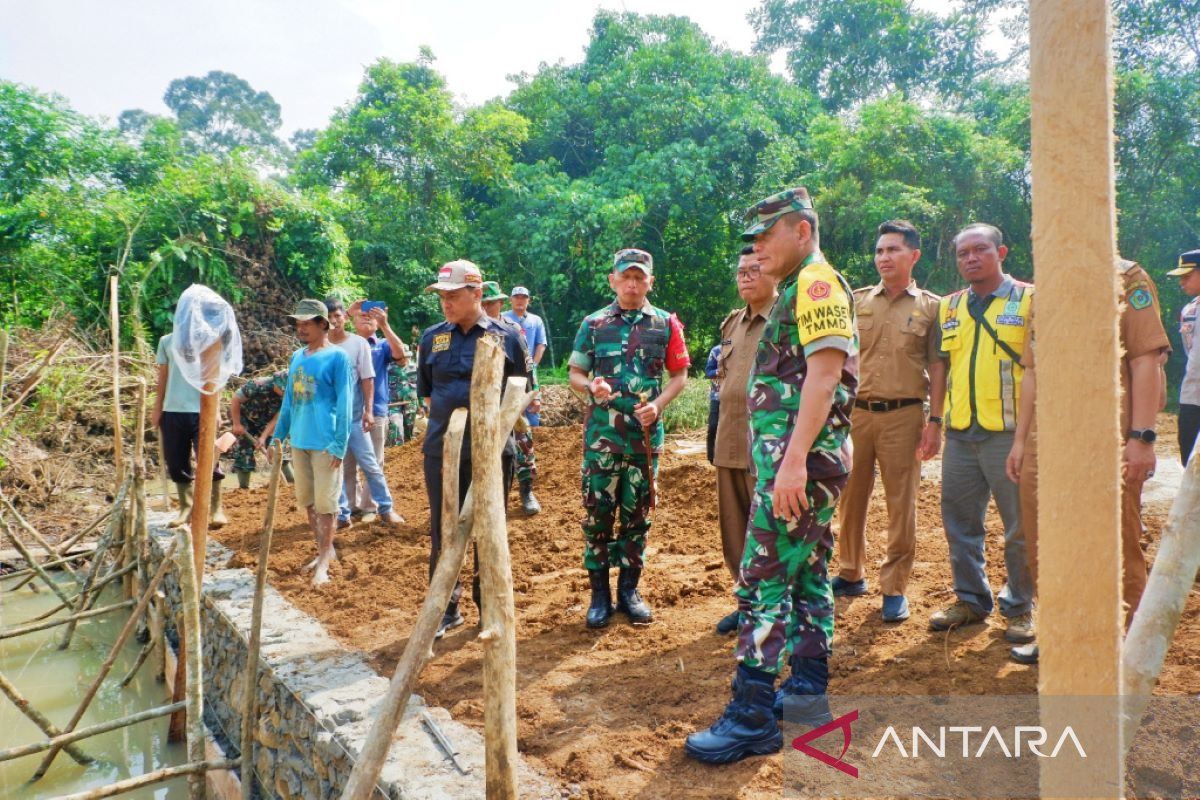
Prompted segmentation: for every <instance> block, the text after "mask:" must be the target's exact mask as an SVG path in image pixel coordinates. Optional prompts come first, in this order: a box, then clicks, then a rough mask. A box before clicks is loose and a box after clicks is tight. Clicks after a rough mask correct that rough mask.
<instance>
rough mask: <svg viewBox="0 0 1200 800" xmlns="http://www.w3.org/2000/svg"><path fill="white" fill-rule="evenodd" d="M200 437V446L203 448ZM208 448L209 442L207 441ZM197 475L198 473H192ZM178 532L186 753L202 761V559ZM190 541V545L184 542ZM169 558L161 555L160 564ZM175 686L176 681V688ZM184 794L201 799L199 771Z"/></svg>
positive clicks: (183, 532)
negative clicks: (185, 700) (196, 555)
mask: <svg viewBox="0 0 1200 800" xmlns="http://www.w3.org/2000/svg"><path fill="white" fill-rule="evenodd" d="M203 441H204V440H203V439H202V440H201V446H202V447H203ZM209 450H210V451H211V450H212V444H211V443H210V444H209ZM196 477H197V478H198V477H199V475H197V476H196ZM176 530H177V531H178V533H179V541H180V542H181V546H180V547H179V598H180V605H181V606H182V611H181V616H182V617H183V635H182V636H181V637H180V640H179V649H180V655H181V656H182V658H181V659H180V660H181V661H183V662H184V676H185V679H186V684H185V685H184V693H185V695H186V699H187V753H188V761H192V762H200V761H203V760H204V677H203V665H204V660H203V658H204V657H203V648H202V646H201V645H202V643H203V640H202V639H201V638H200V635H201V634H200V570H201V569H203V567H204V562H203V561H201V562H199V563H198V564H197V562H196V561H195V560H194V559H195V553H196V549H195V545H194V544H193V543H191V542H189V541H188V540H189V539H190V538H191V532H190V531H189V530H188V526H186V525H181V526H179V528H177V529H176ZM189 544H192V546H191V547H189V546H188V545H189ZM169 561H170V558H169V557H164V558H163V564H164V565H166V564H167V563H168V562H169ZM178 688H179V686H178V684H176V690H178ZM188 796H189V797H190V798H191V800H204V776H203V775H201V774H191V775H188Z"/></svg>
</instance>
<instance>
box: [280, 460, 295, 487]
mask: <svg viewBox="0 0 1200 800" xmlns="http://www.w3.org/2000/svg"><path fill="white" fill-rule="evenodd" d="M279 471H280V472H282V473H283V479H284V480H285V481H287V482H288V483H295V482H296V473H294V472H292V462H290V461H285V462H283V466H282V467H280V468H279Z"/></svg>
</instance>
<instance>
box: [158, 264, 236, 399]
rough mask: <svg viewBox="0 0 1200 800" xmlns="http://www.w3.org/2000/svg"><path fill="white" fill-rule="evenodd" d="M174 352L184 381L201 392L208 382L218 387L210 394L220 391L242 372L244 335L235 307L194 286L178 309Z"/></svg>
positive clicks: (185, 295) (202, 288) (189, 288)
mask: <svg viewBox="0 0 1200 800" xmlns="http://www.w3.org/2000/svg"><path fill="white" fill-rule="evenodd" d="M217 344H219V345H220V348H219V353H218V349H217V348H215V347H214V345H217ZM171 351H172V353H173V354H174V356H175V363H176V364H177V365H178V367H179V372H180V373H181V374H182V375H183V377H184V380H186V381H187V382H188V383H189V384H191V385H192V386H193V387H195V388H196V389H197V390H198V391H200V392H201V393H204V387H205V385H206V384H208V383H209V382H212V383H213V384H215V385H214V387H213V390H212V392H210V393H216V392H218V391H220V390H221V388H222V387H224V386H225V383H226V382H227V381H228V380H229V376H231V375H237V374H238V373H240V372H241V371H242V334H241V332H240V331H238V325H237V317H236V316H235V315H234V313H233V306H231V305H229V303H228V302H226V301H225V298H223V297H221V296H220V295H219V294H217V293H216V292H214V291H213V290H212V289H210V288H208V287H207V286H201V285H200V284H198V283H193V284H192V285H191V286H189V287H188V288H187V291H185V292H184V293H183V294H182V295H180V297H179V302H178V303H177V304H176V306H175V327H174V330H173V335H172V336H171Z"/></svg>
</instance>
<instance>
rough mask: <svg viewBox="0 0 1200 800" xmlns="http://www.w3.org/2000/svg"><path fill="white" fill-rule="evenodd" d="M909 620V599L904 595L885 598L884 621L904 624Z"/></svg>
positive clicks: (891, 595) (892, 595)
mask: <svg viewBox="0 0 1200 800" xmlns="http://www.w3.org/2000/svg"><path fill="white" fill-rule="evenodd" d="M906 619H908V598H907V597H905V596H904V595H902V594H885V595H884V596H883V621H884V622H903V621H904V620H906Z"/></svg>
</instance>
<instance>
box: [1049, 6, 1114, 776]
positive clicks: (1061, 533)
mask: <svg viewBox="0 0 1200 800" xmlns="http://www.w3.org/2000/svg"><path fill="white" fill-rule="evenodd" d="M1029 15H1030V20H1029V21H1030V25H1029V34H1030V78H1029V81H1030V101H1031V135H1032V140H1031V141H1032V159H1031V166H1032V186H1033V263H1034V277H1035V283H1036V285H1037V301H1036V302H1037V305H1038V308H1039V309H1042V310H1043V312H1044V311H1046V310H1048V313H1042V312H1039V316H1038V323H1037V325H1038V329H1037V337H1038V340H1037V345H1038V351H1037V361H1038V398H1037V400H1038V402H1037V417H1038V425H1037V427H1038V454H1039V459H1040V464H1039V467H1040V469H1039V485H1038V491H1039V495H1040V496H1041V498H1042V500H1041V502H1040V503H1039V524H1038V529H1039V531H1040V535H1039V542H1038V550H1039V569H1040V572H1039V580H1038V591H1039V595H1040V597H1039V601H1040V604H1039V620H1038V622H1039V624H1038V627H1039V640H1040V641H1039V644H1040V647H1039V650H1040V656H1041V662H1040V667H1039V672H1038V691H1039V695H1040V706H1041V724H1042V725H1043V726H1044V727H1045V728H1047V729H1048V730H1063V729H1064V728H1065V727H1066V725H1071V726H1072V727H1073V729H1074V730H1075V731H1077V732H1079V734H1080V735H1081V736H1084V737H1085V738H1087V739H1088V741H1089V745H1088V751H1087V753H1088V759H1087V761H1088V764H1089V765H1090V767H1091V768H1090V769H1088V770H1086V771H1080V770H1078V769H1077V768H1076V766H1075V765H1074V764H1072V763H1068V761H1069V760H1067V759H1052V758H1047V759H1040V760H1039V762H1040V764H1039V766H1040V768H1041V791H1042V793H1043V795H1046V796H1050V797H1067V796H1077V797H1078V796H1086V797H1121V796H1122V795H1123V793H1124V791H1123V790H1124V782H1125V775H1124V765H1123V762H1122V760H1121V758H1120V754H1121V752H1122V751H1123V748H1122V746H1121V743H1120V730H1119V728H1120V702H1119V695H1120V691H1121V638H1122V627H1123V626H1122V622H1121V620H1122V609H1121V540H1120V528H1121V525H1120V523H1121V506H1120V498H1121V483H1120V480H1121V472H1120V443H1121V441H1122V438H1123V437H1122V436H1121V431H1120V426H1119V419H1120V398H1119V387H1120V385H1121V382H1120V375H1119V358H1120V341H1119V336H1118V330H1117V322H1118V308H1117V298H1118V296H1119V291H1118V290H1119V281H1118V279H1117V270H1116V261H1117V248H1116V192H1115V181H1114V168H1113V90H1112V80H1113V78H1112V76H1113V69H1112V22H1111V17H1110V14H1109V2H1108V0H1031V2H1030V4H1029ZM1080 398H1087V401H1086V402H1083V403H1081V402H1080ZM1081 576H1086V579H1085V580H1080V577H1081ZM1079 696H1087V697H1093V698H1097V699H1098V701H1093V702H1090V703H1087V704H1083V703H1082V702H1081V701H1079V700H1078V699H1076V698H1077V697H1079ZM1060 698H1061V700H1060ZM1100 698H1102V700H1100ZM1085 708H1086V713H1084V711H1085ZM1085 786H1086V788H1084V787H1085Z"/></svg>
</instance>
